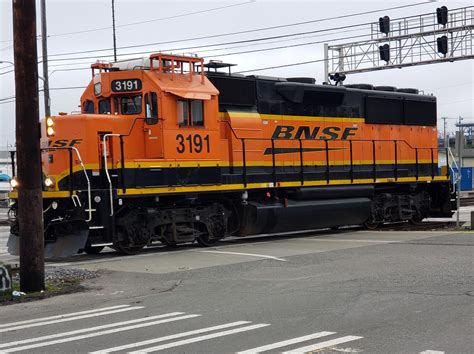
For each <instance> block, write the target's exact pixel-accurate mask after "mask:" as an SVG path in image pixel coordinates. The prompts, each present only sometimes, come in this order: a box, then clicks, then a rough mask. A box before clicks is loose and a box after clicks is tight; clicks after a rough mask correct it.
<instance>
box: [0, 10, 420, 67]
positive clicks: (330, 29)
mask: <svg viewBox="0 0 474 354" xmlns="http://www.w3.org/2000/svg"><path fill="white" fill-rule="evenodd" d="M420 4H423V3H417V4H410V5H403V6H396V7H392V8H386V9H379V10H372V11H365V12H360V13H355V14H348V15H341V16H337V17H331V18H325V19H319V20H313V21H306V22H315V21H326V20H329V19H335V18H342V17H349V16H351V17H352V16H357V15H360V14H365V13H371V12H376V11H383V10H388V9H395V8H402V7H409V6H417V5H420ZM417 16H419V15H417ZM372 23H373V22H368V23H361V24H356V25H347V26H340V27H334V28H326V29H321V30H315V31H307V32H300V33H293V34H286V35H279V36H271V37H263V38H257V39H249V40H241V41H233V42H225V43H216V44H207V45H199V46H191V47H183V48H174V49H168V51H169V50H175V51H178V50H189V49H200V48H208V47H216V46H222V45H229V44H242V43H255V42H258V41H266V40H270V39H278V38H289V37H295V36H301V35H304V34H312V33H322V32H328V31H334V30H337V29H346V28H352V29H353V28H354V27H360V26H364V25H369V24H372ZM290 25H296V24H290ZM290 25H280V26H272V27H266V28H261V29H254V30H247V31H240V32H234V33H227V34H220V35H215V36H224V35H231V34H237V33H247V32H254V31H258V30H264V29H271V28H279V27H283V26H290ZM212 37H213V36H207V37H197V38H195V39H199V38H212ZM184 40H193V39H184ZM179 41H183V40H177V41H167V42H158V43H151V44H146V45H153V44H165V43H174V42H179ZM140 46H145V44H143V45H135V46H127V47H121V48H122V49H123V48H130V47H140ZM214 50H216V49H214ZM217 50H218V49H217ZM87 52H91V51H83V52H80V53H87ZM149 52H150V50H147V51H140V52H133V53H124V54H122V55H137V54H145V53H149ZM74 53H78V52H74ZM66 54H68V53H63V54H56V56H58V55H66ZM70 54H72V53H70ZM109 57H111V55H99V56H85V57H74V58H63V59H50V60H49V61H69V60H84V59H94V58H95V59H96V58H109ZM9 72H12V71H9ZM6 73H7V72H5V73H3V74H6ZM0 75H1V73H0Z"/></svg>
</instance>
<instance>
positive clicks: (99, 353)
mask: <svg viewBox="0 0 474 354" xmlns="http://www.w3.org/2000/svg"><path fill="white" fill-rule="evenodd" d="M247 323H250V322H249V321H238V322H232V323H226V324H223V325H219V326H213V327H207V328H201V329H196V330H194V331H188V332H183V333H178V334H172V335H170V336H166V337H160V338H154V339H149V340H144V341H142V342H137V343H131V344H125V345H121V346H118V347H113V348H108V349H103V350H98V351H96V352H90V353H89V354H106V353H111V352H116V351H119V350H126V349H131V348H137V347H141V346H144V345H148V344H155V343H159V342H164V341H167V340H172V339H177V338H181V337H186V336H192V335H194V334H200V333H205V332H211V331H215V330H218V329H224V328H229V327H235V326H240V325H242V324H247Z"/></svg>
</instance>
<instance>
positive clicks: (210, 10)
mask: <svg viewBox="0 0 474 354" xmlns="http://www.w3.org/2000/svg"><path fill="white" fill-rule="evenodd" d="M254 2H255V0H250V1H245V2H240V3H237V4H232V5H226V6H219V7H215V8H211V9H206V10H200V11H193V12H187V13H183V14H179V15H173V16H168V17H160V18H155V19H151V20H145V21H138V22H131V23H125V24H123V25H116V26H115V27H117V28H119V27H129V26H136V25H141V24H144V23H150V22H158V21H164V20H171V19H174V18H179V17H186V16H192V15H198V14H202V13H206V12H212V11H218V10H223V9H228V8H231V7H237V6H242V5H247V4H250V3H254ZM111 28H112V27H110V26H109V27H100V28H93V29H89V30H83V31H75V32H67V33H59V34H52V35H50V36H48V37H60V36H69V35H73V34H81V33H90V32H96V31H104V30H109V29H111Z"/></svg>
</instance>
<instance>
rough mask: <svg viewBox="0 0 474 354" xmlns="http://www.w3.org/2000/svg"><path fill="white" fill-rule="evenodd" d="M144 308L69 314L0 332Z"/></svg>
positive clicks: (136, 307) (4, 330) (0, 331)
mask: <svg viewBox="0 0 474 354" xmlns="http://www.w3.org/2000/svg"><path fill="white" fill-rule="evenodd" d="M142 308H143V306H132V307H125V308H120V309H116V310H111V311H102V312H95V313H89V314H87V315H81V316H75V317H71V316H69V317H65V318H58V319H54V320H49V321H42V322H33V323H28V324H23V325H19V326H13V327H8V328H2V329H0V333H3V332H11V331H16V330H18V329H24V328H31V327H39V326H45V325H49V324H54V323H61V322H68V321H76V320H82V319H84V318H91V317H98V316H105V315H111V314H113V313H120V312H125V311H133V310H139V309H142Z"/></svg>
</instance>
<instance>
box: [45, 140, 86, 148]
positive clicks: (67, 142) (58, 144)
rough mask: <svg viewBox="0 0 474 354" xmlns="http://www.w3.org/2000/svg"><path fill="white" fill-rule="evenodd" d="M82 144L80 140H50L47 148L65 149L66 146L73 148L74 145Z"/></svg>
mask: <svg viewBox="0 0 474 354" xmlns="http://www.w3.org/2000/svg"><path fill="white" fill-rule="evenodd" d="M81 142H82V139H72V140H67V139H61V140H55V141H53V140H50V141H48V147H55V148H58V147H66V146H69V147H70V146H74V145H79V144H80V143H81Z"/></svg>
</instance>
